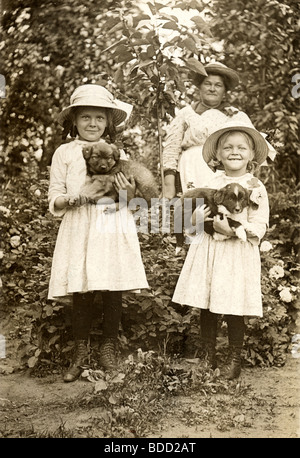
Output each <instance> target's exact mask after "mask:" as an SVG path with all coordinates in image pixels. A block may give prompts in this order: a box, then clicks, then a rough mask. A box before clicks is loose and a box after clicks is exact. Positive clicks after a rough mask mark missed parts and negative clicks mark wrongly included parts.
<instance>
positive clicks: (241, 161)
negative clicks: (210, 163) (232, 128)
mask: <svg viewBox="0 0 300 458" xmlns="http://www.w3.org/2000/svg"><path fill="white" fill-rule="evenodd" d="M225 135H226V134H225ZM253 156H254V153H253V148H252V146H251V145H250V142H249V140H248V139H247V137H246V136H245V135H244V134H243V133H240V132H235V133H232V134H230V135H226V137H225V141H222V137H221V138H220V139H219V146H218V151H217V159H219V161H220V162H222V164H223V166H224V169H225V172H226V173H227V174H228V175H231V176H242V175H244V174H245V173H246V171H247V165H248V162H249V161H251V160H252V159H253Z"/></svg>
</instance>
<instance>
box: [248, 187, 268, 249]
mask: <svg viewBox="0 0 300 458" xmlns="http://www.w3.org/2000/svg"><path fill="white" fill-rule="evenodd" d="M254 192H255V193H256V194H257V203H258V207H257V208H252V207H251V206H250V208H249V211H248V221H247V223H246V225H245V229H246V232H247V236H248V240H249V242H251V243H252V244H253V245H259V243H260V241H261V239H262V238H263V236H264V235H265V233H266V230H267V228H268V226H269V214H270V209H269V199H268V194H267V191H266V188H265V187H264V185H263V184H262V183H261V185H260V187H259V189H257V188H254Z"/></svg>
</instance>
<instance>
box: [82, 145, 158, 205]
mask: <svg viewBox="0 0 300 458" xmlns="http://www.w3.org/2000/svg"><path fill="white" fill-rule="evenodd" d="M82 153H83V157H84V159H85V161H86V166H87V173H88V176H89V177H90V183H89V187H87V186H85V188H84V192H85V194H89V196H88V197H90V198H92V199H93V200H94V201H95V202H97V200H99V199H100V198H101V197H109V198H111V199H113V200H114V201H115V202H116V201H117V199H118V193H117V191H116V190H115V188H114V175H115V174H116V173H118V172H122V173H123V174H124V175H125V177H126V178H127V179H128V180H129V179H130V177H133V179H134V181H135V183H136V188H137V195H140V196H141V197H143V198H144V199H145V200H146V201H147V203H148V205H149V204H151V199H152V198H155V197H158V195H159V190H158V186H157V184H156V181H155V178H154V176H153V174H152V173H151V172H150V170H148V169H147V168H146V167H145V166H144V165H143V164H141V163H139V162H137V161H132V160H128V161H127V160H123V159H120V154H121V153H120V150H119V149H118V148H117V147H116V146H115V145H113V144H108V143H106V142H103V141H101V142H99V143H97V144H95V145H91V146H85V147H83V149H82Z"/></svg>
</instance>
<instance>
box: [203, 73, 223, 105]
mask: <svg viewBox="0 0 300 458" xmlns="http://www.w3.org/2000/svg"><path fill="white" fill-rule="evenodd" d="M225 92H226V88H225V84H224V81H223V78H222V76H220V75H208V76H207V77H206V78H205V80H204V81H203V83H202V84H201V85H200V97H201V100H202V102H203V103H204V104H205V105H207V106H209V107H212V108H213V107H217V106H219V105H220V103H221V102H222V100H223V97H224V94H225Z"/></svg>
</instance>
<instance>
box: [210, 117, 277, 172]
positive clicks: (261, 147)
mask: <svg viewBox="0 0 300 458" xmlns="http://www.w3.org/2000/svg"><path fill="white" fill-rule="evenodd" d="M229 131H239V132H240V131H242V132H245V133H247V134H248V135H250V137H251V138H252V140H253V142H254V160H255V162H257V163H258V164H259V165H261V164H262V163H263V162H264V161H265V160H266V158H267V156H268V152H269V148H268V145H267V142H266V141H265V139H264V137H263V136H262V134H261V133H260V132H258V130H256V129H255V128H253V127H249V126H244V125H239V124H235V125H234V126H227V127H224V128H222V129H218V130H216V131H215V132H214V133H212V134H211V135H210V136H209V137H208V138H207V139H206V141H205V143H204V145H203V149H202V155H203V159H204V160H205V162H207V163H209V162H210V161H211V160H213V159H215V158H216V153H217V146H218V141H219V138H220V137H221V136H222V135H223V134H224V133H225V132H229Z"/></svg>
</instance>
